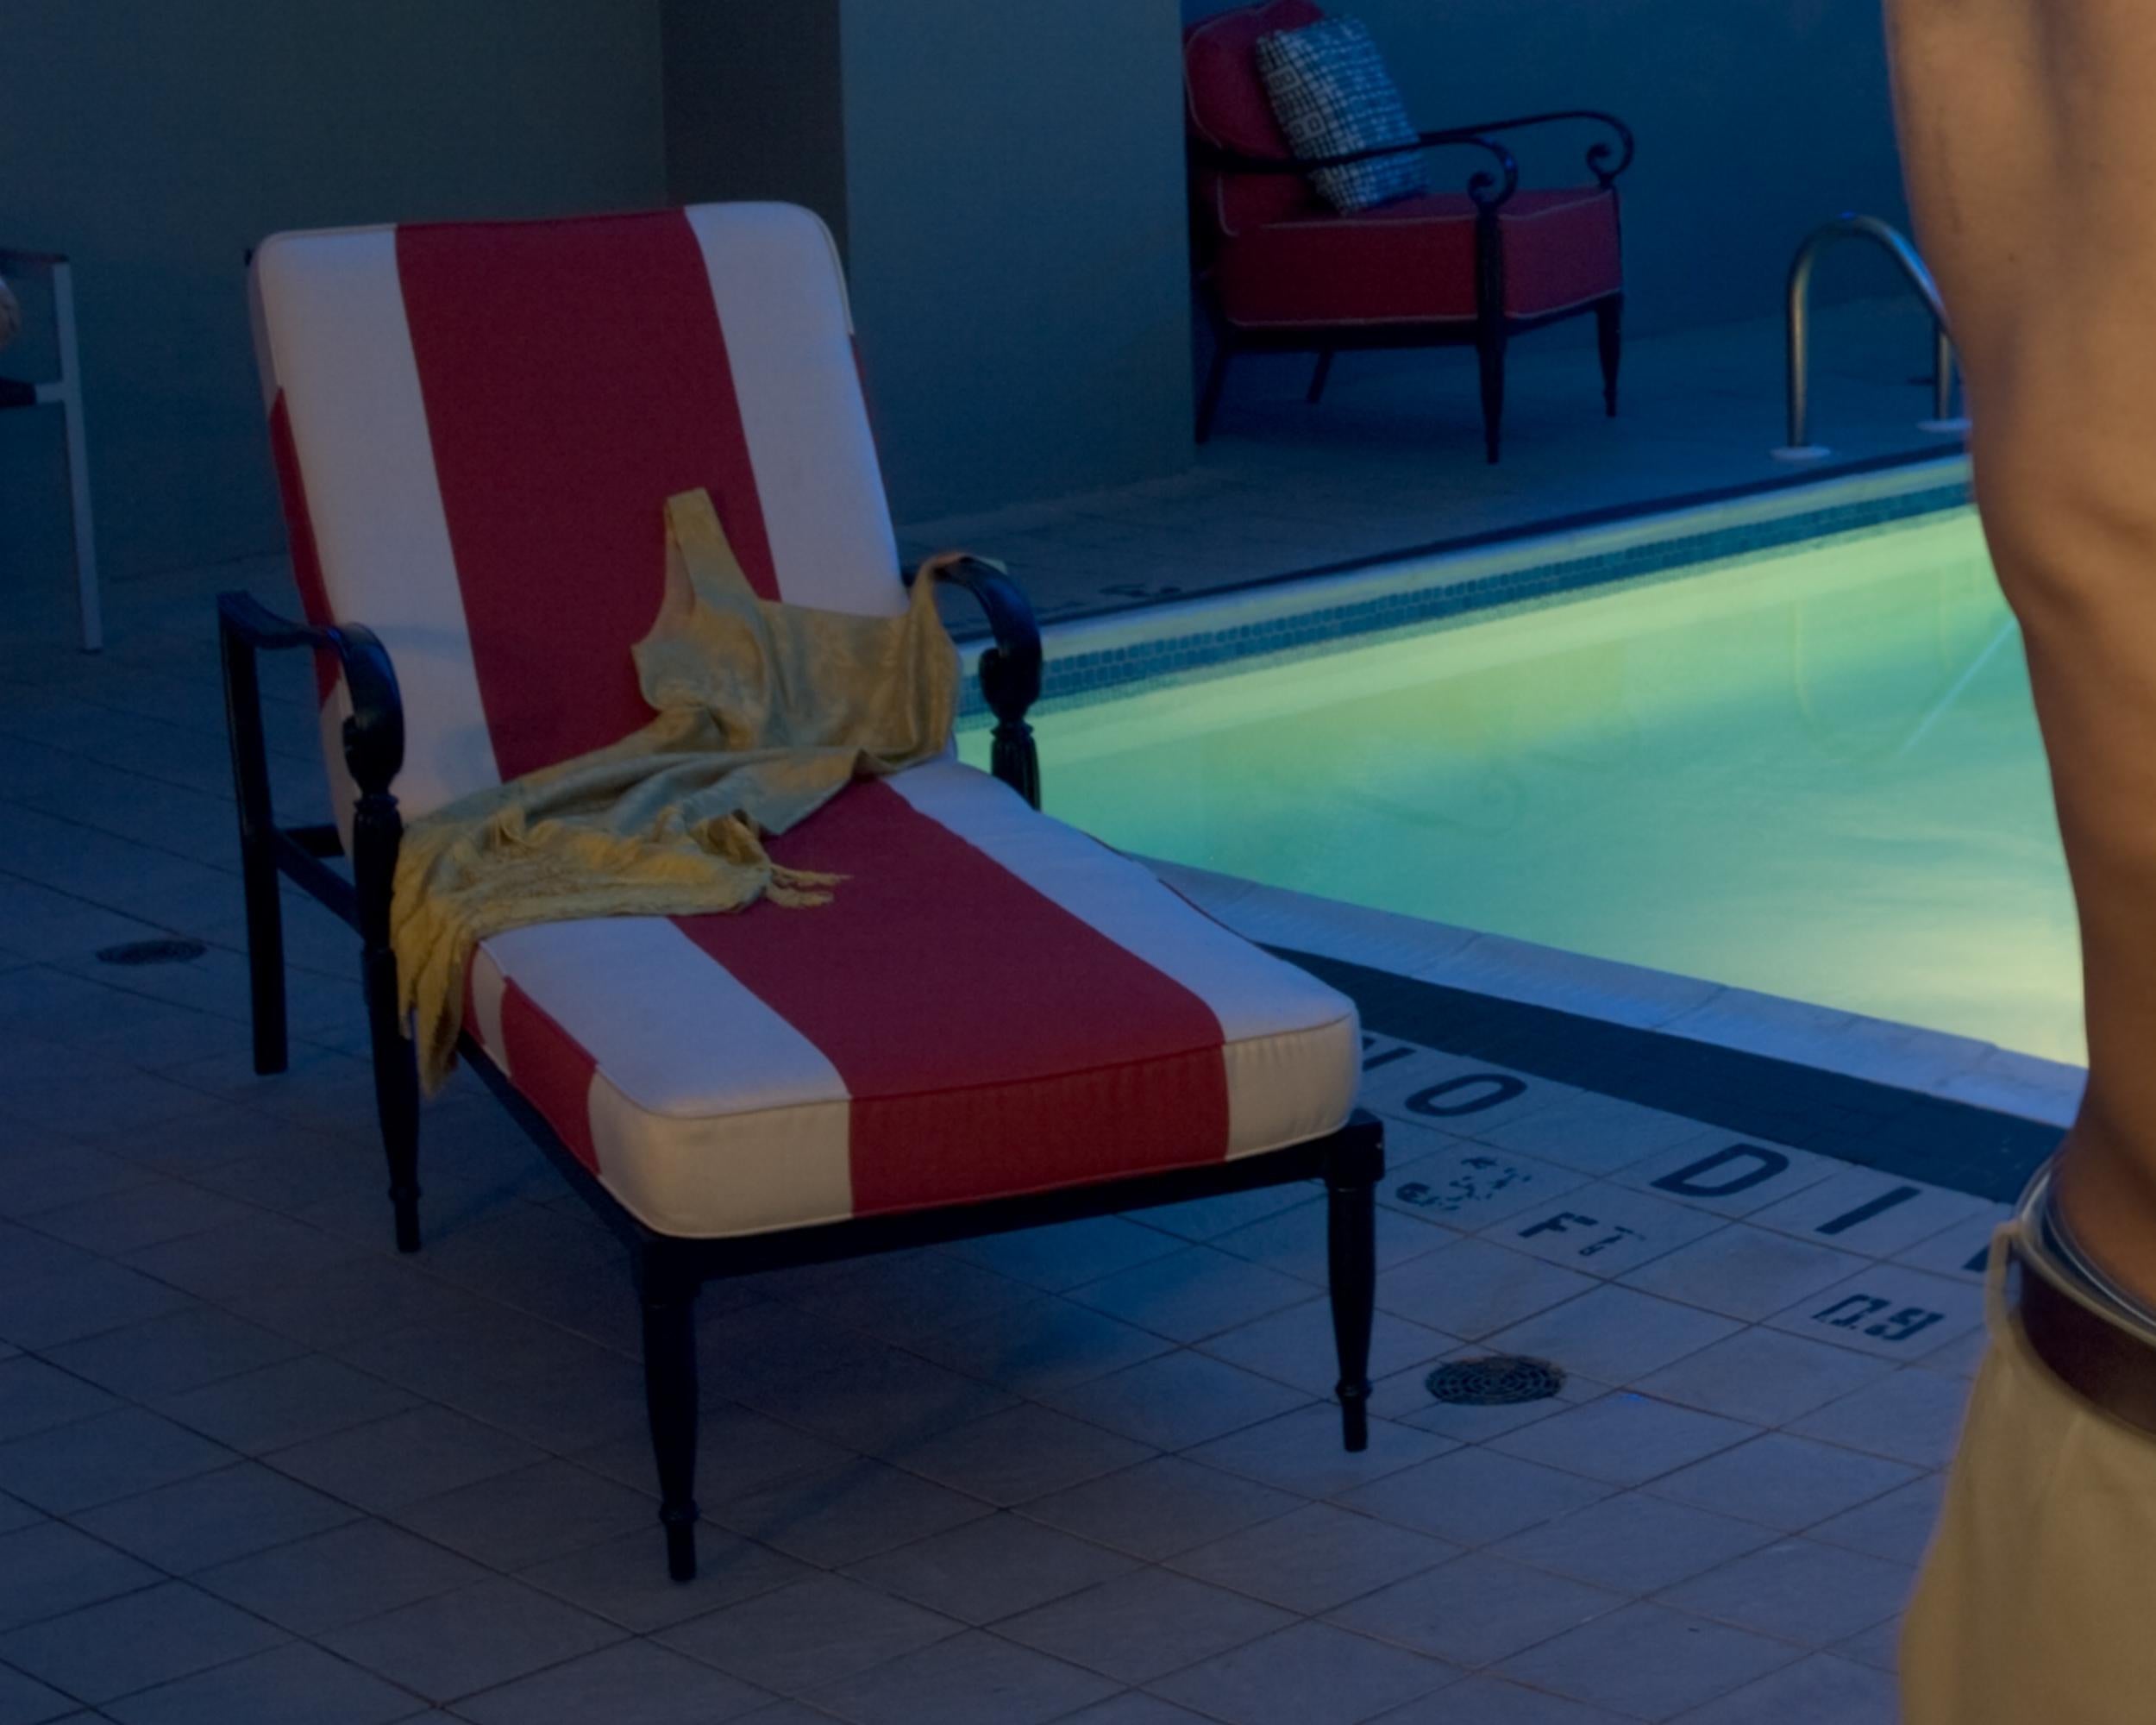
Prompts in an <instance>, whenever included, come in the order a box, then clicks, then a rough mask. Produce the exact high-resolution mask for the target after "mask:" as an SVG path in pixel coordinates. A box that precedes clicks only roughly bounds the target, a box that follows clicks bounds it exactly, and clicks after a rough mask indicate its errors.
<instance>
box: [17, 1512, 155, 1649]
mask: <svg viewBox="0 0 2156 1725" xmlns="http://www.w3.org/2000/svg"><path fill="white" fill-rule="evenodd" d="M163 1579H164V1578H163V1577H162V1576H160V1575H159V1574H158V1572H157V1571H155V1570H154V1569H152V1568H150V1567H149V1566H148V1565H147V1564H141V1563H138V1562H136V1561H135V1559H133V1558H131V1557H128V1556H127V1555H126V1554H125V1553H122V1552H117V1551H115V1550H114V1549H113V1548H112V1547H111V1546H108V1545H106V1544H104V1543H103V1541H102V1540H93V1539H91V1538H90V1537H89V1536H88V1535H87V1534H81V1533H78V1532H77V1531H76V1530H75V1529H74V1528H72V1527H68V1526H66V1524H65V1523H63V1522H60V1521H46V1522H43V1523H41V1524H40V1525H38V1526H34V1527H24V1528H22V1529H21V1530H20V1531H18V1532H16V1533H12V1534H3V1535H0V1629H12V1628H16V1626H17V1625H18V1624H22V1623H33V1622H37V1621H38V1620H39V1619H41V1618H45V1617H57V1616H60V1615H63V1614H64V1613H66V1612H69V1611H74V1610H77V1609H80V1608H81V1607H83V1606H85V1605H94V1604H95V1603H97V1601H99V1600H101V1599H110V1598H112V1597H114V1596H116V1595H118V1594H122V1593H132V1592H135V1590H137V1589H139V1588H144V1587H149V1586H153V1585H154V1584H156V1583H158V1582H160V1581H161V1580H163Z"/></svg>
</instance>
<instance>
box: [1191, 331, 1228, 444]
mask: <svg viewBox="0 0 2156 1725" xmlns="http://www.w3.org/2000/svg"><path fill="white" fill-rule="evenodd" d="M1234 357H1235V349H1234V348H1232V347H1230V346H1229V345H1228V342H1227V341H1226V339H1225V337H1223V338H1220V339H1219V340H1216V341H1215V342H1213V363H1212V364H1211V365H1209V366H1207V367H1206V386H1205V388H1204V389H1202V390H1200V392H1199V394H1198V442H1200V443H1202V442H1205V441H1206V438H1208V437H1210V436H1212V435H1213V415H1214V414H1215V413H1216V412H1218V411H1219V407H1220V391H1221V389H1222V387H1223V386H1225V384H1226V382H1227V380H1228V361H1231V360H1232V359H1233V358H1234Z"/></svg>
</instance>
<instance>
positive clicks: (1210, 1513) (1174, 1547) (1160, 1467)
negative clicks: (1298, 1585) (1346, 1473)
mask: <svg viewBox="0 0 2156 1725" xmlns="http://www.w3.org/2000/svg"><path fill="white" fill-rule="evenodd" d="M1301 1502H1302V1500H1301V1499H1300V1498H1298V1497H1294V1496H1290V1495H1289V1494H1288V1493H1287V1492H1285V1491H1276V1490H1274V1489H1273V1488H1272V1487H1271V1486H1269V1485H1261V1484H1258V1483H1257V1481H1256V1480H1251V1479H1245V1478H1242V1477H1238V1476H1237V1475H1234V1474H1229V1473H1224V1472H1222V1471H1220V1470H1219V1469H1218V1468H1212V1467H1204V1466H1200V1465H1199V1464H1198V1463H1196V1462H1194V1461H1187V1460H1185V1459H1183V1458H1181V1457H1180V1456H1162V1457H1160V1458H1157V1459H1156V1460H1153V1461H1149V1462H1141V1463H1139V1464H1138V1466H1136V1467H1131V1468H1125V1470H1124V1471H1122V1472H1121V1473H1112V1474H1109V1475H1108V1476H1106V1477H1105V1478H1101V1479H1095V1480H1090V1481H1088V1482H1087V1484H1083V1485H1079V1486H1074V1487H1073V1488H1072V1489H1071V1490H1069V1491H1059V1492H1056V1493H1055V1494H1054V1495H1053V1496H1048V1497H1043V1498H1038V1499H1037V1500H1035V1501H1034V1502H1031V1503H1029V1504H1027V1505H1026V1506H1025V1515H1027V1517H1028V1518H1029V1519H1031V1520H1033V1521H1044V1522H1046V1523H1047V1524H1048V1525H1049V1526H1050V1527H1060V1528H1062V1530H1063V1531H1064V1532H1066V1533H1071V1534H1077V1535H1079V1537H1081V1539H1087V1540H1094V1541H1095V1542H1096V1543H1098V1544H1100V1545H1104V1546H1112V1547H1113V1548H1114V1549H1116V1550H1117V1551H1121V1552H1128V1553H1131V1555H1132V1556H1134V1557H1139V1558H1145V1559H1152V1560H1157V1559H1162V1558H1165V1557H1172V1556H1173V1555H1175V1553H1178V1552H1184V1551H1188V1550H1189V1549H1190V1548H1191V1547H1192V1546H1201V1545H1205V1544H1206V1543H1207V1542H1209V1541H1211V1540H1218V1539H1222V1538H1224V1537H1225V1536H1226V1535H1227V1534H1232V1533H1235V1532H1237V1531H1238V1529H1240V1528H1244V1527H1251V1526H1253V1525H1255V1524H1256V1523H1257V1522H1260V1521H1270V1520H1272V1519H1273V1518H1274V1517H1275V1516H1277V1515H1286V1514H1287V1513H1288V1511H1289V1510H1291V1509H1298V1508H1300V1505H1301Z"/></svg>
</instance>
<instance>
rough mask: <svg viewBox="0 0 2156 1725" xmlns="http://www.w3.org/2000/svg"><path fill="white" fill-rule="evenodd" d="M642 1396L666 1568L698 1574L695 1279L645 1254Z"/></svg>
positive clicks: (674, 1573)
mask: <svg viewBox="0 0 2156 1725" xmlns="http://www.w3.org/2000/svg"><path fill="white" fill-rule="evenodd" d="M643 1314H644V1402H645V1405H646V1407H647V1408H649V1411H650V1415H651V1451H652V1454H653V1457H654V1458H655V1459H656V1461H657V1463H658V1467H659V1524H660V1526H661V1527H663V1528H665V1530H666V1538H667V1574H668V1575H669V1576H671V1577H672V1578H674V1580H676V1581H693V1580H694V1579H695V1578H696V1522H697V1515H698V1511H697V1507H696V1424H697V1387H696V1284H695V1283H694V1282H693V1281H686V1282H685V1281H682V1280H680V1279H679V1278H678V1277H674V1275H672V1274H671V1273H669V1272H667V1270H664V1269H663V1268H661V1267H657V1266H655V1265H653V1264H651V1263H650V1262H649V1260H647V1262H646V1264H645V1266H644V1277H643Z"/></svg>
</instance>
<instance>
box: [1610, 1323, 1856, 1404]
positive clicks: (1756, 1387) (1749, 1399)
mask: <svg viewBox="0 0 2156 1725" xmlns="http://www.w3.org/2000/svg"><path fill="white" fill-rule="evenodd" d="M1892 1369H1893V1368H1892V1366H1891V1365H1890V1364H1887V1363H1886V1362H1884V1361H1881V1360H1875V1359H1867V1358H1865V1357H1864V1356H1863V1355H1861V1354H1857V1353H1852V1352H1848V1351H1846V1350H1845V1349H1842V1348H1837V1347H1831V1346H1828V1345H1827V1343H1825V1342H1815V1341H1810V1340H1808V1339H1805V1338H1803V1337H1802V1336H1792V1335H1788V1334H1785V1333H1783V1332H1782V1331H1780V1330H1770V1329H1750V1330H1745V1331H1741V1332H1739V1333H1738V1334H1736V1335H1733V1336H1730V1337H1728V1338H1727V1339H1725V1340H1722V1341H1719V1342H1715V1343H1713V1344H1711V1345H1710V1346H1707V1347H1704V1348H1702V1349H1701V1350H1700V1351H1699V1352H1697V1353H1694V1354H1688V1355H1687V1356H1686V1357H1685V1358H1683V1359H1680V1360H1677V1361H1676V1362H1675V1363H1674V1364H1670V1365H1666V1366H1664V1367H1663V1369H1662V1370H1661V1371H1656V1372H1651V1373H1649V1374H1648V1375H1647V1376H1646V1377H1643V1378H1641V1379H1640V1380H1639V1388H1640V1389H1642V1390H1645V1392H1646V1393H1647V1394H1649V1395H1651V1396H1662V1397H1664V1398H1665V1399H1666V1400H1669V1401H1671V1402H1683V1403H1685V1404H1686V1405H1687V1406H1689V1407H1693V1408H1705V1409H1706V1410H1707V1411H1708V1412H1709V1413H1713V1414H1720V1415H1724V1416H1725V1417H1726V1418H1728V1419H1733V1420H1743V1421H1747V1422H1749V1423H1750V1424H1752V1425H1756V1426H1781V1425H1785V1424H1787V1423H1788V1422H1789V1421H1791V1420H1794V1419H1796V1418H1798V1417H1799V1416H1800V1415H1804V1414H1807V1413H1809V1412H1810V1411H1811V1410H1812V1409H1813V1408H1817V1407H1821V1406H1822V1405H1824V1404H1825V1403H1827V1402H1833V1401H1837V1400H1839V1398H1841V1397H1842V1396H1846V1395H1849V1394H1850V1393H1851V1392H1852V1391H1853V1390H1856V1389H1860V1388H1862V1387H1863V1386H1864V1385H1865V1384H1867V1383H1876V1382H1877V1381H1878V1380H1879V1379H1880V1378H1882V1377H1885V1376H1886V1375H1887V1373H1888V1372H1889V1371H1891V1370H1892Z"/></svg>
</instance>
